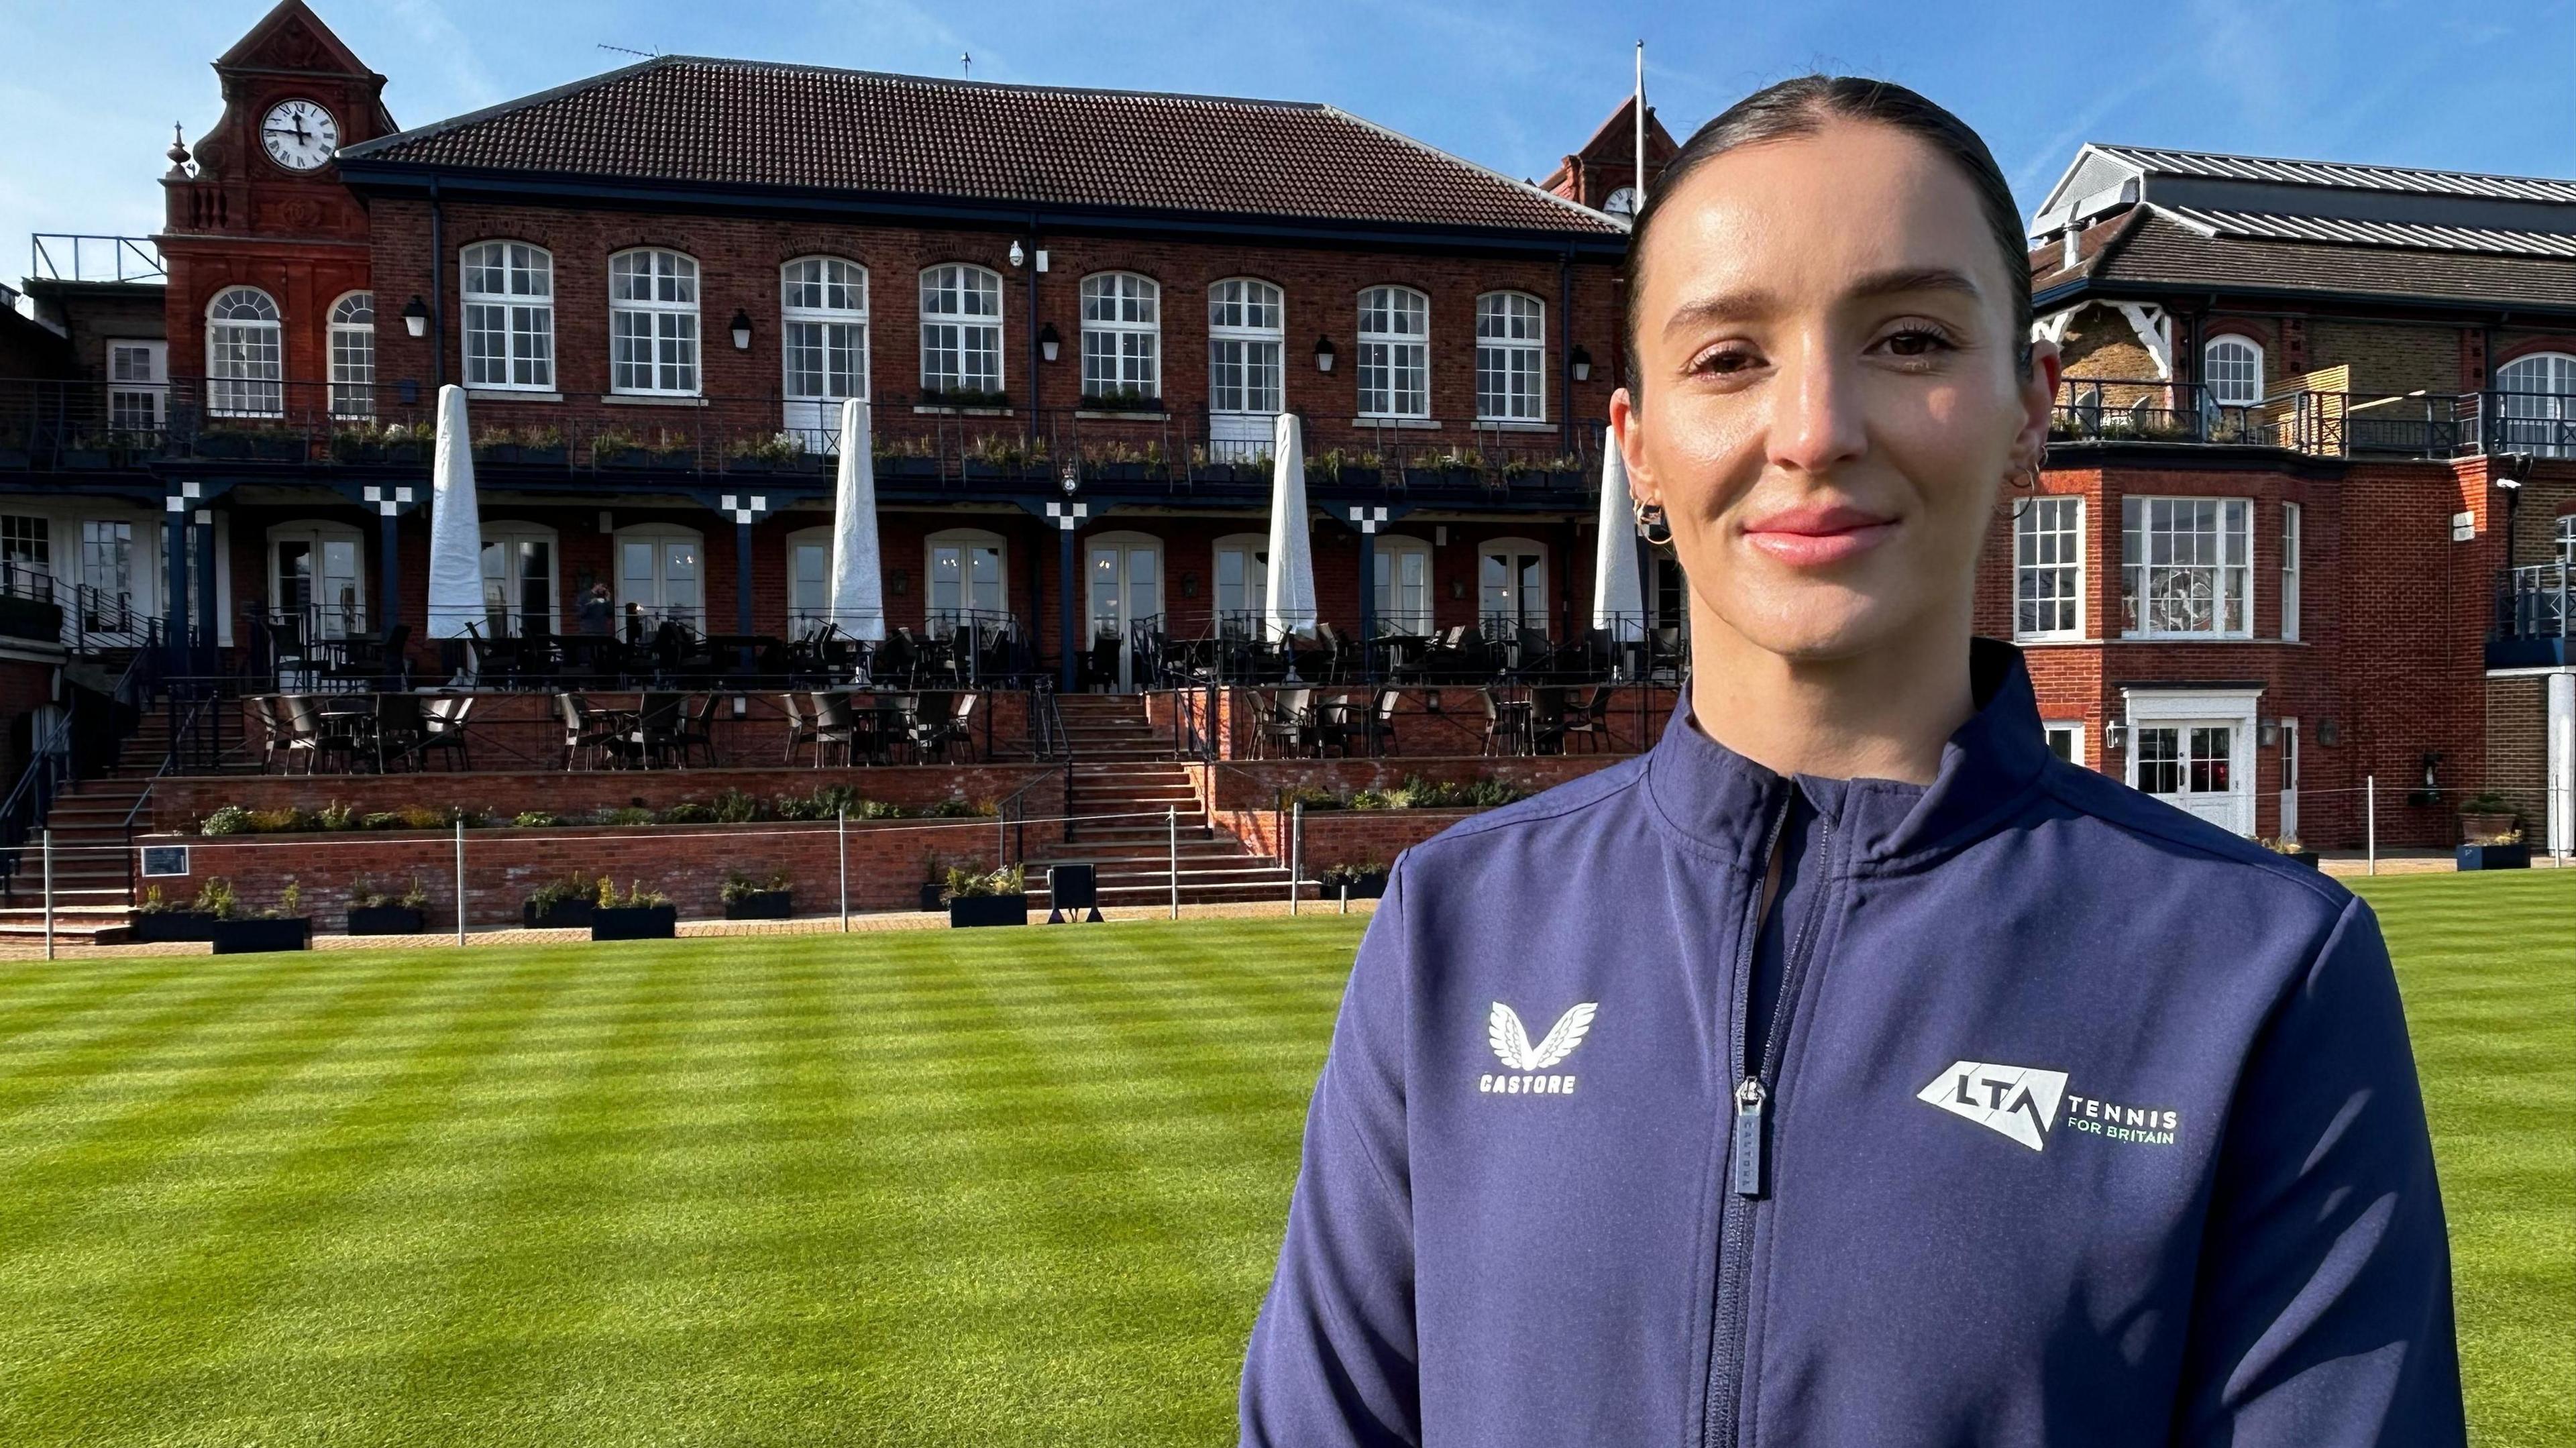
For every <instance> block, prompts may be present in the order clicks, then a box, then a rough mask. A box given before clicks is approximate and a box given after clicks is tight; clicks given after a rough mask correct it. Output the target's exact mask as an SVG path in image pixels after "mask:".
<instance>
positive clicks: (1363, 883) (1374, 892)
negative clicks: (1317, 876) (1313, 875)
mask: <svg viewBox="0 0 2576 1448" xmlns="http://www.w3.org/2000/svg"><path fill="white" fill-rule="evenodd" d="M1323 889H1324V898H1325V899H1327V900H1338V899H1340V898H1341V895H1342V891H1341V887H1340V886H1338V885H1326V886H1324V887H1323ZM1350 889H1351V898H1352V899H1354V900H1383V899H1385V898H1386V873H1385V872H1384V871H1382V870H1381V871H1372V872H1370V873H1368V874H1365V875H1362V876H1360V877H1359V878H1358V879H1356V880H1353V881H1351V882H1350Z"/></svg>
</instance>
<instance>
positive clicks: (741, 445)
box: [725, 432, 805, 463]
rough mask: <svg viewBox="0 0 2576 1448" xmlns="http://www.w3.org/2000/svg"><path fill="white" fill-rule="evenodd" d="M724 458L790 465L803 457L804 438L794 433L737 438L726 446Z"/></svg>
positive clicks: (802, 435)
mask: <svg viewBox="0 0 2576 1448" xmlns="http://www.w3.org/2000/svg"><path fill="white" fill-rule="evenodd" d="M725 456H727V457H733V458H746V459H753V460H757V461H760V462H772V463H792V462H794V461H796V460H797V459H798V458H801V457H803V456H805V436H804V434H802V433H795V432H775V433H771V434H769V435H767V436H765V437H738V438H735V439H734V440H733V441H732V442H731V443H730V444H728V445H727V446H726V448H725Z"/></svg>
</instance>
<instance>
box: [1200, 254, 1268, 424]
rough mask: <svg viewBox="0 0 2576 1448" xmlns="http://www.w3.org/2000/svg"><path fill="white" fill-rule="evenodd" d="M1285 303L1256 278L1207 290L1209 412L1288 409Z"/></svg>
mask: <svg viewBox="0 0 2576 1448" xmlns="http://www.w3.org/2000/svg"><path fill="white" fill-rule="evenodd" d="M1287 361H1288V299H1287V294H1286V293H1285V292H1283V291H1281V290H1280V289H1279V287H1278V286H1277V285H1276V284H1275V283H1271V282H1265V281H1263V280H1261V279H1260V278H1259V277H1227V278H1225V279H1224V280H1222V281H1219V282H1216V283H1214V284H1213V285H1211V286H1210V287H1209V288H1208V410H1209V411H1210V412H1216V413H1225V414H1229V415H1238V416H1247V417H1254V416H1257V417H1270V416H1275V415H1277V414H1278V413H1279V412H1281V411H1282V410H1284V409H1285V408H1286V406H1287V390H1288V366H1287Z"/></svg>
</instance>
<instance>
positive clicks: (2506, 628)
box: [2486, 563, 2576, 669]
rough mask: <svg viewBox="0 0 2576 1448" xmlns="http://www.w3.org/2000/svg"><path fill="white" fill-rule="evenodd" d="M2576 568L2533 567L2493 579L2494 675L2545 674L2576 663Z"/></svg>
mask: <svg viewBox="0 0 2576 1448" xmlns="http://www.w3.org/2000/svg"><path fill="white" fill-rule="evenodd" d="M2571 636H2576V565H2569V564H2566V563H2535V564H2527V565H2525V566H2523V567H2520V568H2502V569H2498V570H2497V571H2496V576H2495V618H2494V622H2493V623H2492V625H2491V626H2490V627H2489V629H2488V632H2487V648H2486V665H2487V667H2488V668H2490V669H2518V668H2545V667H2554V666H2557V665H2562V664H2566V663H2569V662H2576V654H2571V652H2570V650H2569V648H2568V640H2569V638H2570V637H2571Z"/></svg>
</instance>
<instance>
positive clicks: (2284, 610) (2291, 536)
mask: <svg viewBox="0 0 2576 1448" xmlns="http://www.w3.org/2000/svg"><path fill="white" fill-rule="evenodd" d="M2306 521H2307V520H2306V517H2305V515H2304V514H2303V513H2302V511H2301V510H2300V507H2299V505H2298V504H2296V503H2283V504H2282V505H2281V638H2282V640H2283V641H2284V642H2287V643H2297V642H2298V641H2299V603H2300V598H2299V564H2300V558H2299V555H2300V553H2301V552H2302V551H2304V550H2305V547H2306V542H2307V540H2306V537H2305V534H2306V532H2307V527H2306Z"/></svg>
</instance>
